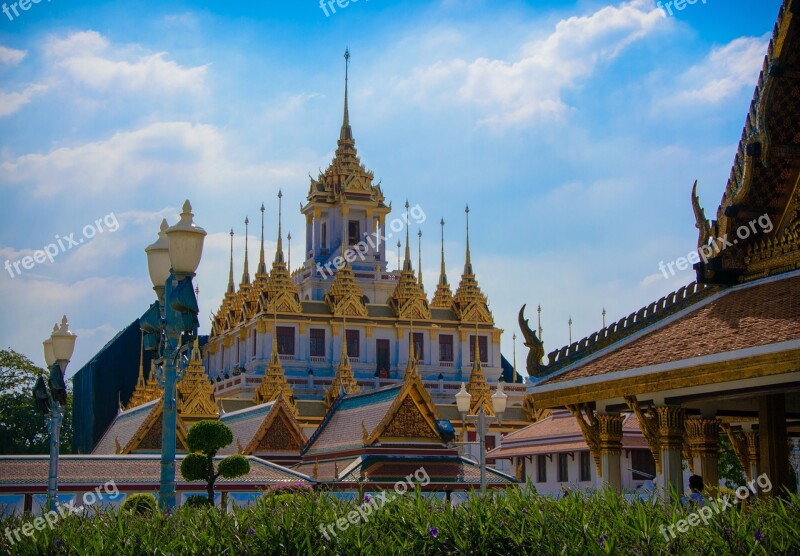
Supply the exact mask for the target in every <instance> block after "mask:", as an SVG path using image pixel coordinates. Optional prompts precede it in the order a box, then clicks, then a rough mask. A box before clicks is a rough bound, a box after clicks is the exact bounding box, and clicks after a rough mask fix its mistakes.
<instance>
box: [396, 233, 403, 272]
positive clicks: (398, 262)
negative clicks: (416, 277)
mask: <svg viewBox="0 0 800 556" xmlns="http://www.w3.org/2000/svg"><path fill="white" fill-rule="evenodd" d="M400 247H402V244H401V243H400V240H399V239H398V240H397V270H400Z"/></svg>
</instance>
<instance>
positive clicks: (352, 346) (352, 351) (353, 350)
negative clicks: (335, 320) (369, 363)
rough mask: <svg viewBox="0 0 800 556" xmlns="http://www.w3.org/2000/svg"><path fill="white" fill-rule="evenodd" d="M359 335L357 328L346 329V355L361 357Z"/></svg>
mask: <svg viewBox="0 0 800 556" xmlns="http://www.w3.org/2000/svg"><path fill="white" fill-rule="evenodd" d="M360 339H361V335H360V333H359V331H358V330H348V331H347V356H348V357H354V358H355V359H358V358H359V357H361V350H360V349H359V347H360V344H361V342H360V341H359V340H360Z"/></svg>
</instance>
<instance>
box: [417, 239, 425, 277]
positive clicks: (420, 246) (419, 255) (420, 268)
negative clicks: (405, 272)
mask: <svg viewBox="0 0 800 556" xmlns="http://www.w3.org/2000/svg"><path fill="white" fill-rule="evenodd" d="M417 238H418V239H417V257H418V261H419V263H418V265H417V266H418V267H419V270H418V271H417V272H418V274H417V278H418V280H419V286H420V287H421V288H422V291H425V286H424V285H423V284H422V230H421V229H420V230H419V231H418V232H417Z"/></svg>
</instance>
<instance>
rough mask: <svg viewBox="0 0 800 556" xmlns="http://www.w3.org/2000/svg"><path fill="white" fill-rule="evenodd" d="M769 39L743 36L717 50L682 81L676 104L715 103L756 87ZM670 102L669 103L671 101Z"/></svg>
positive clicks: (681, 78)
mask: <svg viewBox="0 0 800 556" xmlns="http://www.w3.org/2000/svg"><path fill="white" fill-rule="evenodd" d="M767 45H768V40H767V39H766V38H764V37H762V38H755V37H741V38H738V39H735V40H733V41H731V42H729V43H728V44H726V45H725V46H721V47H718V48H715V49H713V50H712V51H711V53H710V54H709V55H708V56H707V57H706V58H705V59H704V60H702V61H701V62H700V63H698V64H697V65H695V66H692V67H691V68H689V70H688V71H686V73H684V74H683V75H682V76H681V77H680V79H679V85H678V87H679V89H681V90H679V92H677V93H676V95H675V96H674V98H673V99H672V101H673V102H675V103H694V102H702V103H709V104H715V103H718V102H720V101H723V100H725V99H726V98H728V97H730V96H732V95H735V94H736V93H738V92H739V91H741V90H742V89H743V88H748V89H749V88H752V87H754V85H755V83H756V81H757V80H758V72H759V71H760V70H761V67H762V65H763V62H764V56H765V55H766V52H767ZM668 102H669V101H668Z"/></svg>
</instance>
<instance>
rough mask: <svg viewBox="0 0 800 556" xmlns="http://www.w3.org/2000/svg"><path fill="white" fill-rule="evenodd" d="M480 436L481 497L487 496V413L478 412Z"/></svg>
mask: <svg viewBox="0 0 800 556" xmlns="http://www.w3.org/2000/svg"><path fill="white" fill-rule="evenodd" d="M478 436H479V438H480V450H481V453H480V458H481V459H480V462H481V495H483V494H486V413H484V411H483V407H481V409H480V411H478Z"/></svg>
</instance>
